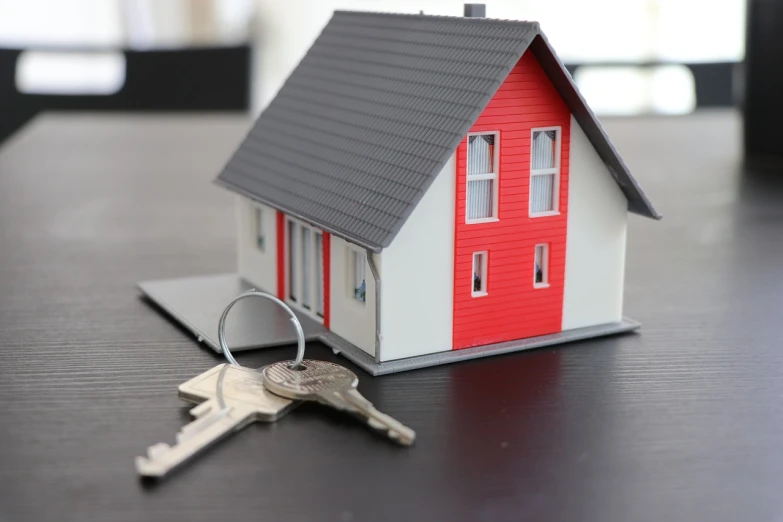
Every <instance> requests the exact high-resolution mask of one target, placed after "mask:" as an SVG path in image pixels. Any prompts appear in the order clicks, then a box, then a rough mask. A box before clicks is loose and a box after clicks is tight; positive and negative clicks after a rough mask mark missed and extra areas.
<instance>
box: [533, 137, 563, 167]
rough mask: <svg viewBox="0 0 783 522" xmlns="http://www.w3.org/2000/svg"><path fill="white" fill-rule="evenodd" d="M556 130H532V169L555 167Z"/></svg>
mask: <svg viewBox="0 0 783 522" xmlns="http://www.w3.org/2000/svg"><path fill="white" fill-rule="evenodd" d="M556 137H557V131H535V132H533V147H532V148H533V153H532V154H533V170H538V169H553V168H555V149H556V147H555V144H556V139H555V138H556Z"/></svg>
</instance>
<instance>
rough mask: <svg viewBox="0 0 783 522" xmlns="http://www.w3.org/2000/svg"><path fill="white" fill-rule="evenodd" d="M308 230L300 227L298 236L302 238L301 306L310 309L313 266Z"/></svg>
mask: <svg viewBox="0 0 783 522" xmlns="http://www.w3.org/2000/svg"><path fill="white" fill-rule="evenodd" d="M310 234H311V232H310V229H309V228H304V227H302V228H301V229H300V236H301V238H302V264H301V267H300V269H301V271H302V306H304V307H305V308H308V309H309V308H310V305H311V303H310V277H311V272H312V266H313V253H312V246H311V244H310Z"/></svg>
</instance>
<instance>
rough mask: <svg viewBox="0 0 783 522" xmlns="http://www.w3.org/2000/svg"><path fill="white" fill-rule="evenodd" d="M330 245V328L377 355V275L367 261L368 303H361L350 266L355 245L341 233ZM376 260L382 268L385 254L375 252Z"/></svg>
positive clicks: (366, 295) (333, 238) (366, 301)
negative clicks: (342, 236) (382, 259)
mask: <svg viewBox="0 0 783 522" xmlns="http://www.w3.org/2000/svg"><path fill="white" fill-rule="evenodd" d="M330 248H331V266H330V281H331V287H330V288H329V296H330V300H329V303H330V309H329V313H330V319H329V320H330V324H329V329H330V330H332V331H333V332H334V333H336V334H337V335H339V336H340V337H342V338H344V339H346V340H347V341H349V342H351V343H352V344H354V345H355V346H358V347H359V348H361V349H362V350H364V351H365V352H367V353H369V354H370V355H373V356H374V355H375V279H373V277H372V272H370V265H369V263H366V264H365V267H364V273H365V287H366V291H365V297H364V303H360V302H358V301H356V299H354V294H353V285H352V283H353V280H352V279H350V278H349V270H350V268H349V267H351V265H352V262H353V260H352V258H351V257H350V254H351V252H350V248H351V247H349V245H348V243H346V242H345V241H344V240H342V239H340V238H339V237H335V236H332V239H331V245H330ZM360 250H361V249H360ZM375 262H376V265H377V266H378V270H381V266H380V265H381V257H380V256H375ZM381 291H383V290H381Z"/></svg>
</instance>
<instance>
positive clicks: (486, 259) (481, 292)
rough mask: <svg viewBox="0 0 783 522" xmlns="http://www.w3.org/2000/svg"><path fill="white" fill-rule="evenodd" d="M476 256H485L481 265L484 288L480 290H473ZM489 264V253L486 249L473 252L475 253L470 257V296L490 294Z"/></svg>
mask: <svg viewBox="0 0 783 522" xmlns="http://www.w3.org/2000/svg"><path fill="white" fill-rule="evenodd" d="M476 256H483V258H484V263H483V264H482V265H481V286H482V287H484V289H483V290H479V291H478V292H477V291H475V290H473V273H474V272H475V271H476ZM488 265H489V253H488V252H487V251H486V250H481V251H479V252H473V255H472V256H471V257H470V296H471V297H484V296H485V295H488V292H487V283H488V281H487V266H488Z"/></svg>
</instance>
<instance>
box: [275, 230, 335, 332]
mask: <svg viewBox="0 0 783 522" xmlns="http://www.w3.org/2000/svg"><path fill="white" fill-rule="evenodd" d="M289 223H293V224H294V238H292V237H291V235H290V234H289V230H290V228H289V227H290V225H289ZM303 229H308V230H309V231H310V255H311V258H312V260H311V262H310V266H309V267H306V269H307V270H308V271H309V272H310V282H311V284H310V288H309V289H308V290H309V292H308V294H309V298H310V308H305V306H304V303H303V299H302V298H303V295H302V269H301V268H300V267H301V266H302V255H303V251H302V239H301V234H302V230H303ZM283 230H284V234H285V242H284V247H285V270H286V278H285V302H286V303H288V304H290V305H291V306H293V307H294V308H296V310H297V311H298V312H301V313H303V314H305V315H307V316H308V317H311V318H313V319H315V320H316V321H318V322H320V323H323V321H324V317H323V315H321V314H319V313H318V312H317V309H318V281H317V279H318V268H317V264H318V262H317V261H318V260H317V257H318V256H317V255H316V252H317V249H316V240H315V236H316V234H320V235H321V253H322V255H323V231H322V230H320V229H317V228H315V227H313V226H310V225H308V224H307V223H305V222H303V221H300V220H298V219H296V218H292V217H290V216H286V218H285V228H284V229H283ZM292 239H293V240H294V241H295V242H296V243H295V244H296V249H295V252H296V257H297V258H296V259H294V262H293V266H294V268H295V270H294V273H293V274H291V273H290V272H291V266H292V263H291V259H290V253H291V241H292ZM322 262H323V260H322ZM325 275H326V274H323V270H322V276H325ZM292 277H293V278H294V281H295V286H296V290H297V294H298V295H297V296H296V299H291V288H290V285H291V278H292ZM325 290H326V281H323V291H322V297H323V299H324V304H323V307H322V308H323V309H324V310H325V309H326V294H325Z"/></svg>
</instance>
